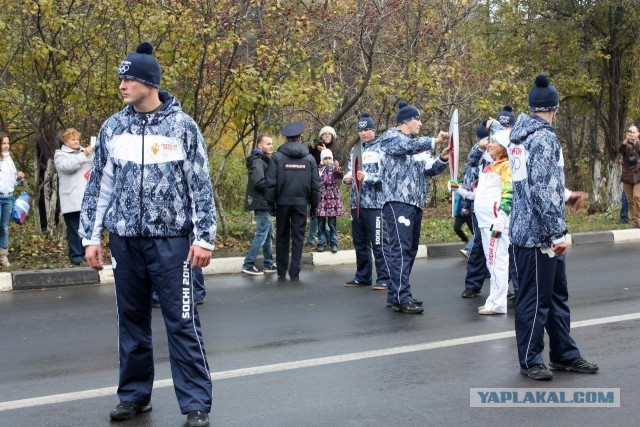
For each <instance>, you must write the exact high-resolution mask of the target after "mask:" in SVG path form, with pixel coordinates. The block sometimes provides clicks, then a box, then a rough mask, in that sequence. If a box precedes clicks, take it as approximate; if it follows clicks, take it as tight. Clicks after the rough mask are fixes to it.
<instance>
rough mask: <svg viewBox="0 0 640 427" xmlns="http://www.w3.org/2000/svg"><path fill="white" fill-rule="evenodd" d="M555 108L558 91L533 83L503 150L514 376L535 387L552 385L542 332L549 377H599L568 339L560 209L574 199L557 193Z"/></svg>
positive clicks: (560, 166) (559, 164)
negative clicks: (558, 373)
mask: <svg viewBox="0 0 640 427" xmlns="http://www.w3.org/2000/svg"><path fill="white" fill-rule="evenodd" d="M559 105H560V102H559V95H558V91H557V90H556V88H555V87H554V86H553V85H552V84H551V82H550V81H549V79H548V78H547V76H545V75H539V76H538V77H537V78H536V80H535V86H534V87H533V89H531V92H530V93H529V111H530V114H529V115H527V114H521V115H520V116H519V117H518V119H517V120H516V123H515V125H514V127H513V129H512V131H511V135H510V140H511V145H510V146H509V149H508V152H509V160H510V161H511V173H512V179H513V209H512V211H511V236H510V237H511V242H512V243H513V250H514V255H515V264H516V267H517V271H518V278H519V282H520V289H519V290H518V293H517V295H516V316H515V319H516V320H515V327H516V341H517V344H518V356H519V361H520V373H521V374H522V375H526V376H527V377H529V378H532V379H535V380H550V379H551V378H552V377H553V375H552V373H551V372H550V371H549V369H547V367H546V366H545V364H544V358H543V356H542V352H543V350H544V331H545V329H546V331H547V333H548V335H549V348H550V352H549V359H550V363H549V365H550V367H551V369H555V370H562V371H571V372H579V373H585V374H593V373H596V372H598V365H596V364H595V363H590V362H587V361H586V360H585V359H583V358H582V356H581V355H580V351H579V350H578V346H577V345H576V343H575V341H574V340H573V338H572V337H571V335H570V334H569V330H570V325H571V319H570V311H569V303H568V299H569V294H568V290H567V274H566V265H565V252H566V250H567V242H566V240H565V235H566V234H567V226H566V223H565V210H564V205H565V202H568V203H570V204H571V203H575V202H577V201H578V199H579V197H578V195H577V194H576V195H575V196H574V198H572V197H567V191H566V190H565V188H564V158H563V155H562V147H561V146H560V142H559V141H558V137H557V136H556V133H555V129H554V128H553V123H554V121H555V118H556V113H557V109H558V106H559ZM570 194H571V193H570V192H569V195H570Z"/></svg>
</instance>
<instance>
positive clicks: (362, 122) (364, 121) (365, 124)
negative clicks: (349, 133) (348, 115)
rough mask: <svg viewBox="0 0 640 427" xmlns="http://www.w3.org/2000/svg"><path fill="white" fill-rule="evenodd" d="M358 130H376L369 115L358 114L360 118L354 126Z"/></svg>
mask: <svg viewBox="0 0 640 427" xmlns="http://www.w3.org/2000/svg"><path fill="white" fill-rule="evenodd" d="M356 127H357V128H358V130H359V131H360V130H376V123H375V122H374V121H373V119H372V118H371V115H370V114H369V113H362V114H360V118H359V119H358V123H357V125H356Z"/></svg>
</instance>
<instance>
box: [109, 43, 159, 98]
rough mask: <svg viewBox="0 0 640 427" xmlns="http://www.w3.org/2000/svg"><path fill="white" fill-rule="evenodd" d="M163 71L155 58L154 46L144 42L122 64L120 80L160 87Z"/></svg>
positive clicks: (119, 73) (119, 72) (119, 70)
mask: <svg viewBox="0 0 640 427" xmlns="http://www.w3.org/2000/svg"><path fill="white" fill-rule="evenodd" d="M161 75H162V70H161V69H160V64H158V60H157V59H156V57H155V56H153V46H152V45H151V43H149V42H142V43H140V44H139V45H138V47H137V48H136V51H135V52H134V53H130V54H129V55H127V57H126V58H125V59H124V60H123V61H122V62H121V63H120V68H119V69H118V79H129V80H135V81H137V82H140V83H143V84H145V85H147V86H151V87H155V88H156V89H157V88H159V87H160V76H161Z"/></svg>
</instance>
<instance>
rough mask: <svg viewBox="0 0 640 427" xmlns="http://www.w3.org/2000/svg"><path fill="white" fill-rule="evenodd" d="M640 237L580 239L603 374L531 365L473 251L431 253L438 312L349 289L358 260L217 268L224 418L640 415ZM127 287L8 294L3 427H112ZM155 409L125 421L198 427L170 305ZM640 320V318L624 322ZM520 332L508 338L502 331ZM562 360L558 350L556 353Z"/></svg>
mask: <svg viewBox="0 0 640 427" xmlns="http://www.w3.org/2000/svg"><path fill="white" fill-rule="evenodd" d="M639 259H640V243H633V244H620V243H619V244H615V245H614V244H612V243H611V244H592V245H584V246H575V247H572V248H570V249H569V253H568V257H567V263H568V276H569V290H570V293H571V297H570V301H571V307H572V321H573V322H580V321H590V320H594V321H593V322H587V323H582V324H577V327H576V326H574V328H573V332H572V335H573V336H574V338H575V339H576V341H577V343H578V345H579V347H580V349H581V351H582V354H583V356H584V357H585V358H587V359H588V360H590V361H594V362H596V363H598V364H599V365H600V368H601V372H600V373H598V374H596V375H580V374H572V373H556V374H555V377H554V379H553V381H551V382H548V383H541V382H536V381H532V380H529V379H527V378H525V377H523V376H522V375H520V374H519V369H518V363H517V353H516V347H515V338H514V337H513V335H512V333H513V320H514V317H513V316H514V314H513V309H510V310H509V313H508V314H507V315H506V316H494V317H490V316H489V317H487V316H484V317H483V316H478V315H477V314H476V307H477V306H478V305H482V303H483V302H484V298H483V297H486V295H487V293H488V291H487V290H486V287H487V285H488V281H487V283H486V284H485V290H483V293H482V295H481V296H480V297H478V298H475V299H462V298H460V293H461V292H462V289H463V287H464V285H463V283H464V273H465V262H464V259H463V258H462V257H460V258H440V259H433V258H430V259H419V260H417V261H416V263H415V265H414V269H413V274H412V287H413V289H414V296H415V297H417V298H421V299H423V300H424V301H425V308H426V310H425V313H424V314H423V315H404V314H399V313H394V312H392V311H391V310H390V309H388V308H386V307H385V293H384V292H380V291H372V290H370V289H360V288H344V287H343V286H342V284H343V283H344V282H345V281H346V280H350V279H351V278H352V274H353V266H342V267H331V268H317V267H316V268H310V267H307V269H306V270H303V271H302V273H301V281H300V282H289V281H284V282H280V281H278V280H276V278H275V276H272V275H268V276H264V277H250V276H245V275H240V274H237V275H224V276H209V277H208V278H207V287H208V295H207V298H206V303H205V304H204V305H202V306H199V312H200V318H201V321H202V324H203V332H204V340H205V344H206V346H207V352H208V356H209V364H210V366H211V368H212V371H213V378H214V407H213V410H212V414H211V421H212V425H214V426H335V425H339V426H463V425H464V426H466V425H474V426H485V425H486V426H489V425H491V426H495V425H508V424H513V425H518V426H554V425H563V426H574V425H579V426H581V427H584V426H603V425H607V426H636V425H638V418H639V416H640V405H638V401H640V386H639V385H638V372H639V369H638V366H639V362H638V361H639V360H640V357H639V356H640V320H638V319H639V318H640V315H639V313H640V304H639V302H640V280H639V275H638V271H637V270H635V268H636V267H637V266H638V263H637V262H638V260H639ZM113 293H114V289H113V286H112V285H103V286H81V287H71V288H61V289H54V290H43V291H13V292H3V293H0V325H1V327H0V343H2V344H1V346H0V425H1V426H27V425H28V426H104V425H109V424H110V421H109V417H108V413H109V411H110V410H111V409H112V408H113V406H115V405H116V404H117V397H116V396H115V393H114V390H115V386H116V384H117V375H118V360H117V340H116V324H115V304H114V295H113ZM154 314H155V316H154V332H155V336H154V338H155V342H154V345H155V349H156V351H155V359H156V381H157V383H156V387H155V389H154V395H153V399H152V404H153V410H152V411H151V412H149V413H148V414H144V415H142V416H139V417H137V418H136V419H134V420H131V421H129V422H121V423H117V425H121V426H159V427H161V426H182V425H184V423H185V420H186V417H185V416H183V415H181V414H180V411H179V408H178V406H177V403H176V399H175V395H174V392H173V388H172V386H171V383H170V381H168V380H169V379H170V378H171V375H170V372H169V363H168V351H167V340H166V334H165V331H164V326H163V323H162V318H161V316H160V315H159V314H160V313H159V311H155V312H154ZM621 315H630V316H628V317H629V318H630V320H620V319H618V320H616V319H611V317H612V316H621ZM499 333H504V334H503V335H496V334H499ZM547 361H548V359H547ZM477 387H480V388H486V387H491V388H493V387H505V388H528V389H532V388H540V387H544V388H588V389H592V388H602V387H606V388H619V389H620V407H617V408H584V407H579V408H504V407H503V408H472V407H470V397H469V396H470V388H477Z"/></svg>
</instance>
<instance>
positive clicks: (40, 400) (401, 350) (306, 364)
mask: <svg viewBox="0 0 640 427" xmlns="http://www.w3.org/2000/svg"><path fill="white" fill-rule="evenodd" d="M638 319H640V313H631V314H624V315H620V316H610V317H602V318H599V319H591V320H581V321H578V322H573V323H571V328H573V329H576V328H584V327H588V326H596V325H604V324H607V323H616V322H625V321H628V320H638ZM512 337H515V332H514V331H508V332H497V333H493V334H485V335H476V336H472V337H464V338H455V339H450V340H442V341H434V342H428V343H423V344H414V345H406V346H401V347H392V348H385V349H380V350H370V351H362V352H358V353H349V354H342V355H338V356H327V357H318V358H315V359H305V360H299V361H296V362H284V363H275V364H272V365H263V366H255V367H252V368H242V369H233V370H231V371H222V372H215V373H213V374H211V379H212V380H213V381H220V380H226V379H230V378H240V377H246V376H250V375H259V374H267V373H273V372H282V371H290V370H293V369H301V368H311V367H315V366H322V365H331V364H335V363H344V362H352V361H356V360H363V359H370V358H374V357H383V356H392V355H397V354H406V353H414V352H417V351H425V350H434V349H438V348H446V347H455V346H459V345H466V344H475V343H479V342H486V341H494V340H501V339H504V338H512ZM171 386H173V380H171V379H166V380H158V381H154V382H153V388H154V389H159V388H164V387H171ZM116 391H117V387H104V388H96V389H93V390H84V391H76V392H72V393H62V394H54V395H50V396H41V397H34V398H30V399H20V400H11V401H8V402H0V412H2V411H8V410H12V409H20V408H29V407H34V406H41V405H50V404H53V403H63V402H71V401H74V400H83V399H92V398H96V397H105V396H113V395H115V394H116Z"/></svg>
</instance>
